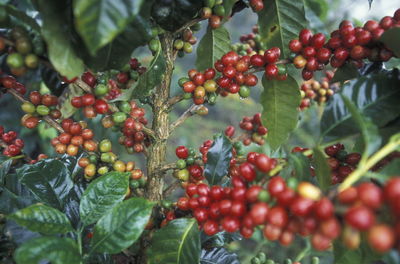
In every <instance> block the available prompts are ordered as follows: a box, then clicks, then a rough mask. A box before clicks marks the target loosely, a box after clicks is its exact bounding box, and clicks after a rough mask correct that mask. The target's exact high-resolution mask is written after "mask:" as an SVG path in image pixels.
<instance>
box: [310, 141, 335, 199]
mask: <svg viewBox="0 0 400 264" xmlns="http://www.w3.org/2000/svg"><path fill="white" fill-rule="evenodd" d="M313 158H314V167H315V175H316V177H317V180H318V186H319V187H320V188H321V189H322V190H323V191H326V190H327V189H328V188H329V186H330V185H331V182H332V176H331V169H330V167H329V165H328V162H327V161H326V158H325V155H324V153H323V152H322V150H321V149H320V148H318V147H316V148H314V149H313Z"/></svg>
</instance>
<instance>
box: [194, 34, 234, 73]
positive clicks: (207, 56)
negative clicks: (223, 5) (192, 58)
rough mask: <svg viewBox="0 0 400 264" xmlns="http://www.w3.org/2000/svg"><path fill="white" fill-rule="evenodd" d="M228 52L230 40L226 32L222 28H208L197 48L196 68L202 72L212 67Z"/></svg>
mask: <svg viewBox="0 0 400 264" xmlns="http://www.w3.org/2000/svg"><path fill="white" fill-rule="evenodd" d="M230 50H231V39H230V37H229V32H228V30H226V28H224V27H223V26H221V27H219V28H217V29H211V28H210V27H208V28H207V32H206V34H205V35H204V36H203V38H202V39H201V41H200V43H199V46H198V47H197V59H196V68H197V69H198V70H200V71H203V70H205V69H207V68H210V67H214V63H215V62H216V61H217V60H219V59H220V58H221V57H222V56H223V55H224V54H225V53H227V52H228V51H230Z"/></svg>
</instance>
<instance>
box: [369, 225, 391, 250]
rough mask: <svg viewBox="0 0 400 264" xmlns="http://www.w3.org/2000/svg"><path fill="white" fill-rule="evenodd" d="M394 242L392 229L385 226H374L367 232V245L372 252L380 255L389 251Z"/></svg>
mask: <svg viewBox="0 0 400 264" xmlns="http://www.w3.org/2000/svg"><path fill="white" fill-rule="evenodd" d="M395 241H396V237H395V233H394V232H393V229H392V228H391V227H389V226H387V225H384V224H380V225H375V226H373V227H372V228H371V229H370V230H369V231H368V243H369V244H370V245H371V247H372V248H373V249H374V250H376V251H378V252H380V253H385V252H386V251H389V250H390V249H391V248H392V247H393V245H394V243H395Z"/></svg>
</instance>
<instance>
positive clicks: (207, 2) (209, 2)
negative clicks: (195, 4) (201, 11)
mask: <svg viewBox="0 0 400 264" xmlns="http://www.w3.org/2000/svg"><path fill="white" fill-rule="evenodd" d="M203 2H204V6H206V7H210V8H213V7H214V5H215V0H204V1H203Z"/></svg>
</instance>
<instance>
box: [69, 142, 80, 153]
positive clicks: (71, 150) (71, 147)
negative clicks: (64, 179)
mask: <svg viewBox="0 0 400 264" xmlns="http://www.w3.org/2000/svg"><path fill="white" fill-rule="evenodd" d="M78 150H79V148H78V147H77V146H75V145H72V144H70V145H68V147H67V154H68V155H70V156H76V155H77V154H78Z"/></svg>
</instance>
